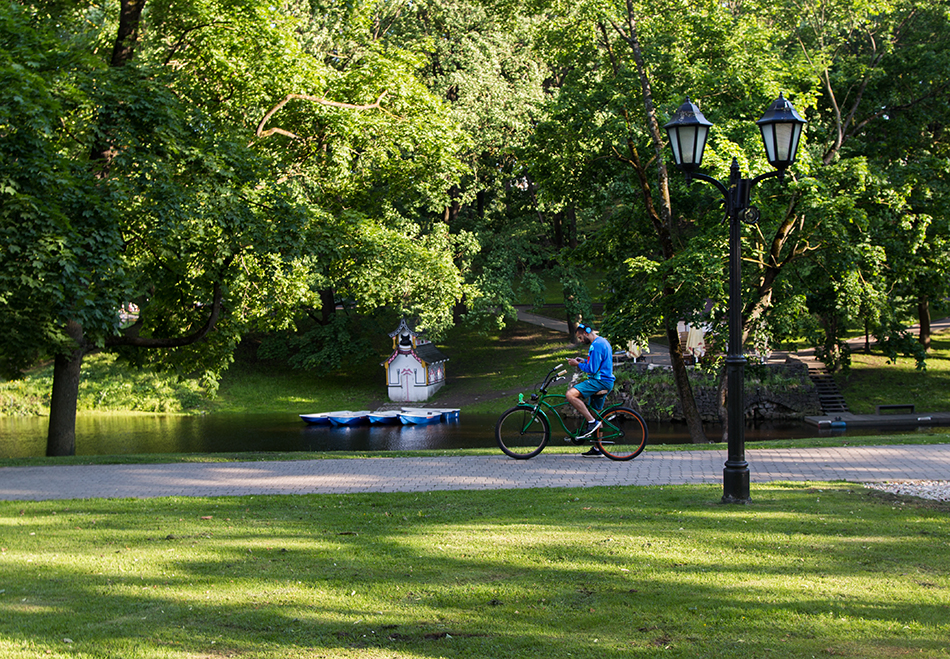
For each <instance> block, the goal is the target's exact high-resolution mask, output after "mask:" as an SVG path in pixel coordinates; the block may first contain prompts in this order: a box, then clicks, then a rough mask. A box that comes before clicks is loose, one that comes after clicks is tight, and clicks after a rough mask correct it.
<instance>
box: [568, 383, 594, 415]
mask: <svg viewBox="0 0 950 659" xmlns="http://www.w3.org/2000/svg"><path fill="white" fill-rule="evenodd" d="M566 396H567V402H568V403H570V404H571V407H573V408H574V409H575V410H577V411H578V412H579V413H580V415H581V416H582V417H584V419H586V420H587V422H588V423H590V422H591V421H593V420H594V415H593V414H591V413H590V410H588V409H587V405H586V404H585V403H584V396H583V395H582V394H581V392H579V391H578V390H577V389H575V388H574V387H571V388H570V389H568V390H567V394H566Z"/></svg>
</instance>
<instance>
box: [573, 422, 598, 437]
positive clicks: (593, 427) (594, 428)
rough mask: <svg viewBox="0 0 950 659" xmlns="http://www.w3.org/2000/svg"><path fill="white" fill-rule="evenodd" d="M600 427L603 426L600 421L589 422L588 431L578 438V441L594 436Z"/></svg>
mask: <svg viewBox="0 0 950 659" xmlns="http://www.w3.org/2000/svg"><path fill="white" fill-rule="evenodd" d="M600 425H601V424H600V421H598V420H596V419H594V420H593V421H588V422H587V430H585V431H584V433H583V434H582V435H578V436H577V438H578V439H587V438H588V437H590V436H591V435H593V434H594V433H595V432H597V429H598V428H600Z"/></svg>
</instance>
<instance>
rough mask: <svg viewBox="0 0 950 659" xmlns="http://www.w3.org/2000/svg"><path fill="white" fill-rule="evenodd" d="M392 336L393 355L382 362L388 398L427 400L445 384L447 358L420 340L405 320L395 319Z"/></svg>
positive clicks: (419, 334) (428, 342) (398, 400)
mask: <svg viewBox="0 0 950 659" xmlns="http://www.w3.org/2000/svg"><path fill="white" fill-rule="evenodd" d="M389 336H391V337H392V339H393V354H392V355H391V356H390V357H389V359H387V360H386V361H385V362H383V364H382V366H383V367H384V368H385V369H386V385H387V387H388V388H389V400H391V401H394V402H406V403H409V402H418V401H423V400H429V397H431V396H432V394H434V393H435V392H436V391H438V390H439V389H441V388H442V385H444V384H445V362H447V361H448V360H449V358H448V357H446V356H445V355H444V354H442V353H441V352H440V351H439V349H438V348H436V347H435V344H433V343H432V342H430V341H427V340H426V339H423V338H422V336H421V333H419V332H416V331H415V330H414V329H413V328H412V327H410V326H409V323H407V322H406V319H405V318H403V319H402V320H401V321H400V322H399V327H397V328H396V331H395V332H390V334H389Z"/></svg>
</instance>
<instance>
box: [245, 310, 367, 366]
mask: <svg viewBox="0 0 950 659" xmlns="http://www.w3.org/2000/svg"><path fill="white" fill-rule="evenodd" d="M374 332H375V333H377V334H380V333H382V328H381V327H380V326H379V324H378V323H377V322H374V321H373V320H370V319H363V318H360V317H350V316H349V315H346V314H342V313H336V314H333V315H332V316H331V317H330V320H329V321H328V322H327V324H325V325H322V324H314V325H313V327H311V328H310V329H308V330H306V331H303V332H279V333H276V334H270V335H267V336H265V337H264V338H263V340H262V341H261V344H260V347H259V348H258V350H257V356H258V357H259V358H260V359H264V360H273V361H277V362H278V363H283V364H288V365H289V366H291V367H292V368H296V369H303V370H307V371H311V372H313V373H315V374H322V373H327V372H333V371H337V370H339V369H341V368H343V367H347V366H350V365H352V364H353V362H354V361H362V360H364V359H366V358H367V357H369V356H370V355H372V354H373V347H374V346H373V343H372V342H371V341H370V340H369V339H368V336H370V335H372V334H373V333H374Z"/></svg>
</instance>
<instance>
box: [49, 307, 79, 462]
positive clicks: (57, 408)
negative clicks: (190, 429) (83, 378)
mask: <svg viewBox="0 0 950 659" xmlns="http://www.w3.org/2000/svg"><path fill="white" fill-rule="evenodd" d="M66 333H67V334H68V335H69V338H71V339H72V340H73V341H75V342H76V347H75V349H74V350H72V351H71V352H67V353H62V354H58V355H56V359H55V362H54V365H53V391H52V395H51V396H50V402H49V429H48V430H47V434H46V455H47V456H50V457H53V456H61V455H76V404H77V402H78V401H79V374H80V372H81V370H82V359H83V357H84V356H85V354H86V346H85V345H84V341H83V333H82V327H81V326H80V325H79V323H77V322H75V321H72V320H71V321H69V323H67V325H66Z"/></svg>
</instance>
